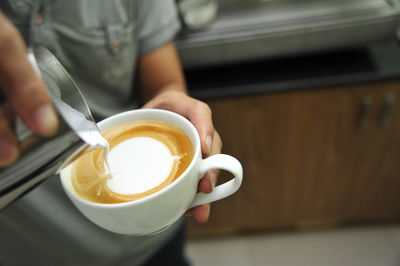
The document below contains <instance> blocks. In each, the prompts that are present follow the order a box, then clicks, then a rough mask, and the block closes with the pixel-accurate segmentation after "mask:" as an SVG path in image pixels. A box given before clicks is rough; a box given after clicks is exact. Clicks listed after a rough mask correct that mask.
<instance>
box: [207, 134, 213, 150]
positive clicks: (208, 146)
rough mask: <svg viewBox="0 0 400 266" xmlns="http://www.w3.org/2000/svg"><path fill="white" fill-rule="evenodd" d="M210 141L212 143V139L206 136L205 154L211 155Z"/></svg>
mask: <svg viewBox="0 0 400 266" xmlns="http://www.w3.org/2000/svg"><path fill="white" fill-rule="evenodd" d="M212 141H213V139H212V137H211V136H207V137H206V145H207V154H209V153H211V149H212Z"/></svg>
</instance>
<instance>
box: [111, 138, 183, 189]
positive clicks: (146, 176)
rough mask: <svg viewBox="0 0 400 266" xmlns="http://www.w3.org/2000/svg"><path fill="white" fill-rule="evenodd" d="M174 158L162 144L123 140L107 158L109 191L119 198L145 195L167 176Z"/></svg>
mask: <svg viewBox="0 0 400 266" xmlns="http://www.w3.org/2000/svg"><path fill="white" fill-rule="evenodd" d="M174 159H175V157H174V156H173V155H172V154H171V152H170V150H169V149H168V147H167V146H166V145H165V144H163V143H162V142H160V141H158V140H156V139H153V138H150V137H135V138H131V139H128V140H125V141H123V142H121V143H119V144H118V145H116V146H115V147H114V148H112V149H111V151H110V152H109V154H108V160H109V164H110V171H111V176H112V177H111V178H110V179H108V180H107V186H108V187H109V189H111V190H112V191H114V192H116V193H120V194H135V193H141V192H145V191H147V190H149V189H152V188H154V187H156V186H158V185H159V184H161V183H162V182H163V181H164V180H165V179H166V178H167V177H168V176H169V174H170V172H171V170H172V167H173V163H174Z"/></svg>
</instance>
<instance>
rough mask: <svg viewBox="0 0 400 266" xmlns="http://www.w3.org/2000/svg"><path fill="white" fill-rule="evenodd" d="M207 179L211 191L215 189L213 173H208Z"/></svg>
mask: <svg viewBox="0 0 400 266" xmlns="http://www.w3.org/2000/svg"><path fill="white" fill-rule="evenodd" d="M208 178H209V179H210V183H211V191H212V190H214V188H215V173H214V172H213V171H211V172H209V173H208Z"/></svg>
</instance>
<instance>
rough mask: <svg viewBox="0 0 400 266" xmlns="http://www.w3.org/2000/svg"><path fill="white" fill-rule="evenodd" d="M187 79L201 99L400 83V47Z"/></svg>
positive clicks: (199, 72)
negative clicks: (347, 85)
mask: <svg viewBox="0 0 400 266" xmlns="http://www.w3.org/2000/svg"><path fill="white" fill-rule="evenodd" d="M185 75H186V80H187V84H188V88H189V93H190V95H191V96H192V97H194V98H197V99H200V100H207V99H213V98H220V97H233V96H240V95H249V94H259V93H270V92H283V91H294V90H306V89H315V88H329V87H332V86H337V85H346V84H357V83H363V82H377V81H385V80H394V79H398V78H400V46H399V45H398V43H397V42H395V41H387V42H380V43H375V44H371V45H369V46H365V47H353V48H349V49H345V50H339V51H330V52H319V53H314V54H309V55H300V56H292V57H286V58H275V59H268V60H259V61H257V62H254V61H253V62H246V63H241V64H233V65H227V66H214V67H208V68H203V69H192V70H186V71H185Z"/></svg>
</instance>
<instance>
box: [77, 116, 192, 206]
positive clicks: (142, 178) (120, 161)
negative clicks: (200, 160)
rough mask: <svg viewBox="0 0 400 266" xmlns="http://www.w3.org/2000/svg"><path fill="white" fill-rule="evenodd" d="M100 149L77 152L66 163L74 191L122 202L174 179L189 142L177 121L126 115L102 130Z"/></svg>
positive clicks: (186, 161) (186, 163)
mask: <svg viewBox="0 0 400 266" xmlns="http://www.w3.org/2000/svg"><path fill="white" fill-rule="evenodd" d="M102 135H103V136H104V138H105V139H106V140H107V141H108V142H109V145H110V151H109V156H108V159H109V164H110V169H109V170H108V169H107V167H105V158H104V149H96V150H93V151H91V152H88V153H85V154H83V155H82V156H81V157H80V158H78V159H77V160H76V162H75V163H74V164H73V166H72V176H71V178H72V179H71V181H72V186H73V188H74V190H75V192H76V193H77V194H78V195H79V196H80V197H81V198H84V199H86V200H89V201H93V202H97V203H122V202H128V201H133V200H136V199H140V198H143V197H146V196H148V195H151V194H152V193H155V192H157V191H159V190H161V189H163V188H164V187H166V186H167V185H169V184H171V183H172V182H173V181H174V180H175V179H177V178H178V177H179V176H180V175H181V174H182V173H183V172H184V171H185V170H186V168H187V167H188V166H189V164H190V162H191V160H192V158H193V153H194V149H193V144H192V142H191V141H190V139H189V137H188V136H187V135H186V134H185V133H184V132H183V131H182V130H181V129H179V128H178V127H176V126H173V125H171V124H168V123H165V122H160V121H150V120H142V121H132V122H127V123H124V124H120V125H118V126H115V127H112V128H110V129H107V130H105V131H104V132H102Z"/></svg>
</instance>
